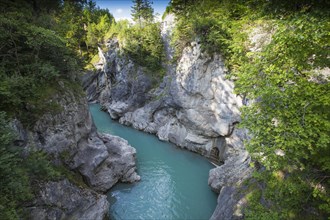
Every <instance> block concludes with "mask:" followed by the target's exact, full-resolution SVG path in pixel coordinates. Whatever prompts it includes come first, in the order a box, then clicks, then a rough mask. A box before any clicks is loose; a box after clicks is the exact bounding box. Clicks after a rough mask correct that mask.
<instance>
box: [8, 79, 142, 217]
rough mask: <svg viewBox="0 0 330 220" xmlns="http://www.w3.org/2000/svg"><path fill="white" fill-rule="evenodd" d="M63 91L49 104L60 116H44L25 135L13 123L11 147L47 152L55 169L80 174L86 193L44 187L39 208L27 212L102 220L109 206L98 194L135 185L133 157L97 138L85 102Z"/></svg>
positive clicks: (118, 143) (66, 186)
mask: <svg viewBox="0 0 330 220" xmlns="http://www.w3.org/2000/svg"><path fill="white" fill-rule="evenodd" d="M59 86H63V85H62V84H61V83H59ZM63 91H66V92H65V93H64V94H58V95H56V96H54V97H53V100H52V102H55V103H57V105H58V106H59V107H60V111H59V113H57V114H44V115H43V116H41V117H40V119H39V121H37V122H36V124H35V126H34V127H33V128H32V129H30V130H25V129H24V128H23V126H22V125H21V124H20V123H19V121H15V122H14V123H13V127H14V129H15V130H16V131H17V132H16V133H17V134H18V138H17V140H16V141H15V142H16V143H17V145H19V146H22V147H25V149H26V151H28V148H29V147H30V146H35V148H37V149H42V150H44V151H46V152H47V153H48V154H49V155H51V156H52V158H54V159H53V162H54V163H55V164H58V165H60V164H63V165H65V166H66V167H68V168H69V169H70V170H73V171H76V172H78V173H80V175H82V177H83V179H84V180H85V182H86V184H87V185H88V186H89V187H90V188H91V189H79V188H77V186H75V185H73V184H72V183H69V182H68V181H60V182H52V183H47V184H45V185H44V188H43V189H42V190H41V192H40V193H41V194H40V195H41V197H40V198H37V200H38V201H41V202H40V203H38V202H37V203H36V206H35V207H34V208H32V207H31V210H34V212H33V214H35V215H36V216H39V215H40V216H42V215H44V214H47V213H48V214H50V215H54V216H55V217H54V218H55V219H57V218H56V217H58V216H72V215H73V216H77V219H102V218H103V217H101V216H105V215H106V213H108V206H109V204H108V202H107V201H106V199H105V196H103V195H101V194H99V193H103V192H106V191H108V190H109V189H110V188H111V187H112V186H113V185H114V184H115V183H117V182H118V181H122V182H134V181H138V180H139V179H140V177H139V176H138V175H137V173H136V167H135V153H136V151H135V149H134V148H132V147H131V146H129V145H128V143H127V141H125V140H123V139H121V138H119V137H116V136H112V135H106V134H99V133H97V132H96V128H95V126H94V124H93V121H92V118H91V115H90V113H89V110H88V106H87V102H86V99H85V98H84V97H83V96H82V95H77V94H76V95H74V94H73V93H72V92H71V91H70V90H68V89H65V88H63ZM48 196H50V197H49V198H48ZM85 196H86V197H85ZM71 197H72V199H70V198H71ZM61 198H62V199H61ZM52 204H54V209H45V208H44V207H43V206H44V205H51V206H52V207H53V205H52ZM39 206H41V207H39ZM98 217H100V218H98ZM39 219H42V218H39Z"/></svg>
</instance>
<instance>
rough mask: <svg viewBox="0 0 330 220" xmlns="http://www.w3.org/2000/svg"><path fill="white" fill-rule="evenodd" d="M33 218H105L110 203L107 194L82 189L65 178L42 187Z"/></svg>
mask: <svg viewBox="0 0 330 220" xmlns="http://www.w3.org/2000/svg"><path fill="white" fill-rule="evenodd" d="M28 210H29V212H30V216H31V219H35V220H40V219H105V218H106V217H107V216H108V210H109V203H108V201H107V199H106V196H105V195H100V194H98V193H96V192H94V191H92V190H88V189H81V188H78V187H77V186H75V185H73V184H72V183H70V182H69V181H68V180H66V179H64V180H62V181H59V182H48V183H46V184H44V185H43V186H42V187H41V190H40V192H39V197H38V198H37V200H36V202H35V204H34V207H32V208H29V209H28Z"/></svg>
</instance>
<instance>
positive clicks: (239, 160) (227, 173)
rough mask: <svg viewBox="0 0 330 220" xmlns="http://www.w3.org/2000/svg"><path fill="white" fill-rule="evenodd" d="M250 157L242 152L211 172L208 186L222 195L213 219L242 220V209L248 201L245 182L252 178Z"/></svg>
mask: <svg viewBox="0 0 330 220" xmlns="http://www.w3.org/2000/svg"><path fill="white" fill-rule="evenodd" d="M250 160H251V159H250V156H249V155H248V153H247V152H246V151H245V152H241V153H239V154H238V155H236V156H232V157H230V158H228V159H227V160H226V161H225V163H224V165H222V166H220V167H217V168H214V169H212V170H210V173H209V180H208V184H209V185H210V187H211V188H212V190H213V191H215V192H217V193H220V194H219V197H218V204H217V207H216V209H215V211H214V213H213V215H212V217H211V219H219V220H220V219H241V218H242V217H243V214H242V208H243V207H244V206H245V205H246V203H247V201H246V198H245V195H244V190H242V189H243V188H244V186H243V184H242V183H243V181H244V180H246V179H248V178H250V177H251V174H252V171H253V169H252V168H251V167H249V163H250Z"/></svg>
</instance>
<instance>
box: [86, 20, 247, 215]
mask: <svg viewBox="0 0 330 220" xmlns="http://www.w3.org/2000/svg"><path fill="white" fill-rule="evenodd" d="M174 21H175V18H174V17H173V15H169V16H167V17H166V18H165V20H164V21H163V23H162V31H161V34H162V38H163V40H164V45H165V51H166V55H167V56H166V57H167V59H169V60H170V59H171V58H173V49H172V48H171V47H170V38H171V33H172V29H173V27H174V26H175V24H174ZM107 47H108V52H107V53H105V54H104V58H105V61H106V62H103V63H102V62H101V63H100V65H98V68H99V70H98V72H97V73H94V74H92V73H90V74H89V75H86V76H85V77H84V79H83V81H84V88H85V90H86V91H87V96H88V97H89V101H92V102H99V103H100V104H101V105H102V106H103V107H104V108H105V109H106V110H107V111H108V112H109V114H110V116H111V117H112V118H114V119H117V120H119V122H120V123H121V124H124V125H127V126H132V127H134V128H136V129H138V130H142V131H145V132H149V133H154V134H156V135H157V136H158V138H159V139H160V140H164V141H170V142H172V143H174V144H176V145H178V146H180V147H182V148H186V149H189V150H191V151H194V152H197V153H199V154H201V155H204V156H206V157H208V158H210V159H211V160H212V161H214V162H216V163H219V164H220V163H224V165H222V166H220V167H218V168H215V169H213V170H211V171H210V179H209V185H210V186H211V187H212V189H213V190H214V191H216V192H218V193H220V196H219V200H218V203H219V205H218V207H217V209H216V211H215V212H214V215H213V216H212V218H213V219H232V218H233V219H234V218H236V217H237V216H239V215H236V214H235V212H236V211H237V210H238V208H237V207H236V205H237V203H238V202H239V196H238V197H237V195H238V194H237V192H238V191H239V190H238V189H239V187H240V184H239V183H241V182H242V181H243V180H244V179H246V178H248V177H249V176H250V174H251V169H250V168H249V162H250V157H249V155H248V154H247V153H246V151H245V149H244V145H243V140H245V139H247V132H246V131H245V130H240V129H236V128H235V125H236V124H237V123H239V121H240V111H239V108H240V107H241V106H242V105H243V103H242V98H241V97H240V96H238V95H235V94H234V83H233V82H232V81H231V80H229V79H227V74H228V73H227V70H226V68H225V65H224V61H223V58H222V57H221V55H219V54H213V55H208V54H205V53H203V52H202V50H201V45H200V44H199V42H198V41H196V42H192V43H190V45H188V46H187V47H186V48H184V50H183V51H182V55H181V58H180V60H179V61H178V62H177V64H168V63H170V62H167V64H164V68H165V69H166V73H167V74H166V76H165V77H164V78H163V79H162V81H161V82H160V83H159V85H158V86H155V85H153V86H152V85H151V80H150V79H149V77H148V76H147V74H146V73H144V71H143V68H141V67H138V66H136V65H135V64H134V63H133V62H132V61H130V60H129V59H128V58H127V57H125V56H123V55H122V54H121V52H120V44H119V43H118V41H117V40H116V39H115V40H110V41H109V42H108V43H107Z"/></svg>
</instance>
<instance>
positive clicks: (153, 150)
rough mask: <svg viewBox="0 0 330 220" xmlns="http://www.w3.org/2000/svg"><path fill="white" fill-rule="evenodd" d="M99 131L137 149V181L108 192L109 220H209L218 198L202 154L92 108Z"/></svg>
mask: <svg viewBox="0 0 330 220" xmlns="http://www.w3.org/2000/svg"><path fill="white" fill-rule="evenodd" d="M90 112H91V114H92V116H93V119H94V123H95V124H96V127H97V129H98V131H99V132H103V133H110V134H113V135H117V136H120V137H122V138H124V139H126V140H127V141H128V142H129V144H130V145H131V146H132V147H134V148H135V149H136V150H137V172H138V174H139V175H140V176H141V181H140V182H137V183H134V184H124V183H119V184H117V185H116V186H115V187H113V188H112V189H111V190H110V192H109V193H108V201H109V202H110V204H111V206H110V207H111V208H110V213H111V216H110V218H111V219H209V218H210V217H211V215H212V212H213V211H214V209H215V206H216V201H217V195H216V194H215V193H214V192H212V191H211V189H210V188H209V186H208V185H207V179H208V173H209V170H210V169H211V168H213V165H211V164H210V163H209V162H208V161H207V160H206V159H205V158H203V157H202V156H200V155H198V154H195V153H192V152H189V151H187V150H182V149H180V148H178V147H176V146H175V145H173V144H171V143H167V142H162V141H159V140H158V138H157V137H155V136H154V135H150V134H146V133H143V132H141V131H137V130H135V129H133V128H130V127H126V126H123V125H121V124H119V123H117V122H116V121H113V120H111V118H110V116H109V115H108V114H107V113H105V112H102V111H100V105H97V104H92V105H90Z"/></svg>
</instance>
